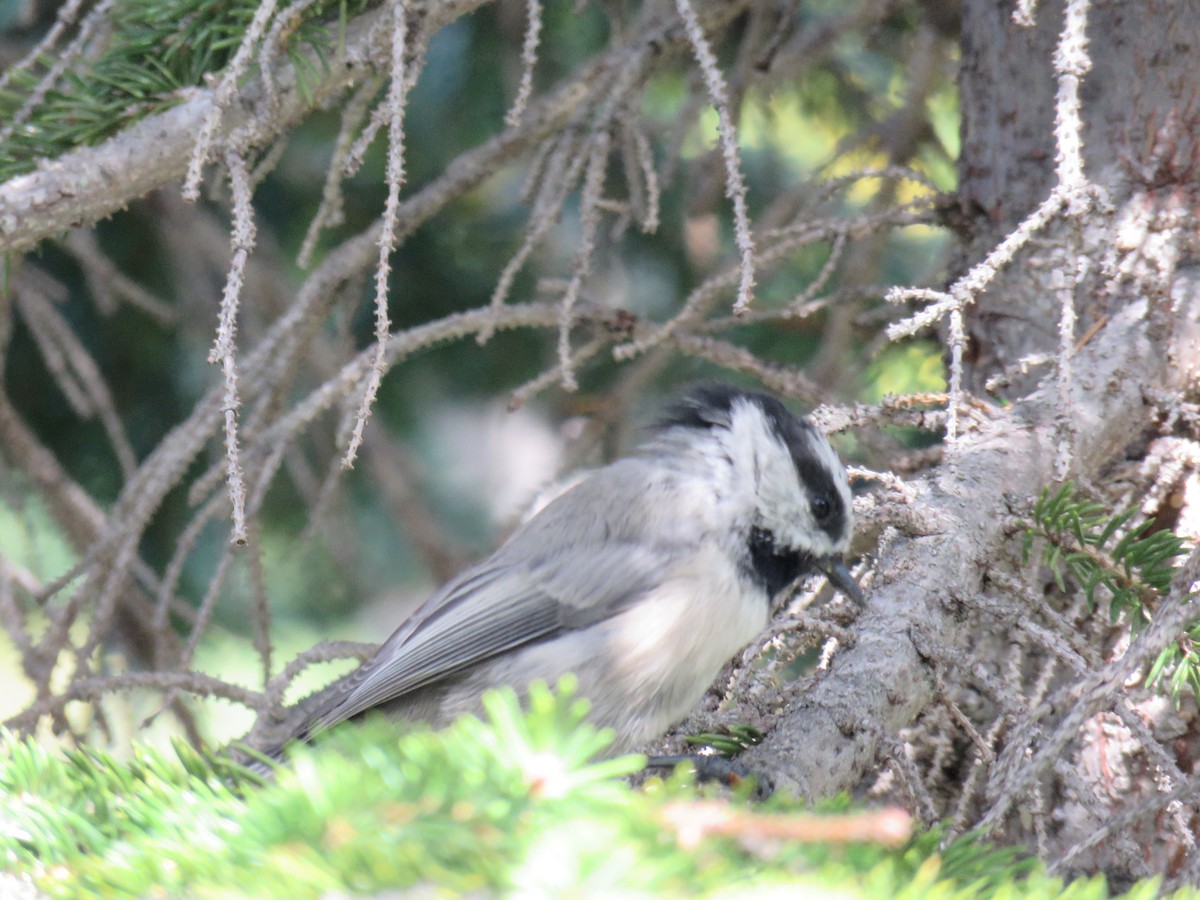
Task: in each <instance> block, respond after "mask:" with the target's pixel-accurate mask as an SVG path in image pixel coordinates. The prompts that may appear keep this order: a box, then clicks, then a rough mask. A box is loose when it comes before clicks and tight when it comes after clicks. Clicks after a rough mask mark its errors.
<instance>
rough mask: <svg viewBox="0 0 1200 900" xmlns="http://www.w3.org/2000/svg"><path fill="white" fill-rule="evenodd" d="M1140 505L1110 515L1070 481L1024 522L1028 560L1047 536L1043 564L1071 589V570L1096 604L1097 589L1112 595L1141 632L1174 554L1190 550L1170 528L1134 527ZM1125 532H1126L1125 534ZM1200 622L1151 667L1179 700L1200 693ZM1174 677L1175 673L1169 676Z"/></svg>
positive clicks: (1152, 677) (1116, 609)
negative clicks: (1030, 521)
mask: <svg viewBox="0 0 1200 900" xmlns="http://www.w3.org/2000/svg"><path fill="white" fill-rule="evenodd" d="M1136 512H1137V511H1136V510H1134V509H1129V510H1126V511H1125V512H1122V513H1119V514H1117V515H1114V516H1110V515H1109V514H1108V513H1107V512H1106V511H1105V509H1104V506H1103V505H1102V504H1100V503H1096V502H1095V501H1091V500H1088V499H1087V498H1086V497H1084V496H1082V495H1081V494H1079V492H1078V491H1076V489H1075V487H1074V485H1073V484H1071V483H1070V482H1068V483H1067V484H1064V485H1063V486H1062V487H1061V488H1059V489H1058V490H1057V491H1055V492H1053V493H1052V492H1051V491H1050V489H1049V488H1047V489H1045V490H1044V491H1042V494H1041V496H1040V497H1039V498H1038V501H1037V504H1036V505H1035V506H1034V510H1033V520H1034V521H1033V524H1031V525H1026V526H1025V539H1024V559H1025V561H1026V562H1028V561H1029V558H1030V555H1031V553H1032V550H1033V546H1034V542H1035V541H1036V540H1037V539H1039V538H1040V539H1041V540H1042V541H1043V542H1044V546H1043V548H1042V554H1041V562H1042V564H1043V565H1045V566H1047V567H1049V569H1050V571H1051V572H1052V573H1053V574H1054V578H1055V581H1056V582H1057V583H1058V587H1059V589H1060V590H1063V591H1065V590H1066V589H1067V587H1066V576H1067V575H1070V576H1071V578H1072V579H1074V581H1075V582H1076V583H1077V584H1078V585H1079V586H1080V587H1081V588H1082V589H1083V591H1084V592H1085V594H1086V596H1087V601H1088V604H1089V606H1090V607H1091V608H1092V609H1095V607H1096V603H1097V600H1096V592H1097V590H1098V589H1100V588H1103V589H1104V590H1105V591H1106V592H1107V594H1108V595H1109V597H1110V598H1111V599H1110V600H1109V602H1108V613H1109V616H1110V617H1111V619H1112V620H1113V621H1114V622H1115V621H1117V619H1118V618H1119V617H1120V616H1121V615H1122V614H1124V615H1125V616H1126V618H1127V620H1128V622H1129V625H1130V628H1131V629H1132V632H1133V634H1134V636H1136V635H1137V634H1138V633H1139V632H1141V631H1142V629H1144V628H1145V627H1146V625H1148V624H1149V623H1150V619H1151V618H1152V616H1153V612H1154V608H1155V607H1156V606H1157V604H1158V603H1159V602H1160V601H1161V600H1162V598H1163V597H1166V596H1167V595H1168V594H1169V593H1170V590H1171V579H1172V577H1173V576H1174V574H1175V568H1176V567H1175V563H1174V560H1175V559H1177V558H1178V557H1180V556H1182V555H1183V553H1184V545H1183V541H1182V540H1180V539H1179V538H1178V537H1177V536H1176V535H1175V534H1173V533H1172V532H1170V531H1168V530H1161V531H1153V532H1152V531H1151V530H1150V529H1151V527H1152V526H1153V523H1152V522H1150V521H1145V522H1141V523H1139V524H1137V525H1135V526H1133V527H1127V526H1128V525H1129V522H1130V520H1131V519H1132V518H1133V516H1134V515H1135V513H1136ZM1118 535H1119V536H1118ZM1198 640H1200V622H1197V623H1195V624H1194V625H1192V627H1191V628H1189V629H1188V631H1187V632H1186V633H1185V634H1184V635H1183V636H1182V637H1181V638H1180V639H1179V640H1178V641H1176V642H1175V643H1174V644H1172V645H1171V646H1169V647H1167V648H1166V649H1164V650H1163V651H1162V653H1161V654H1159V656H1158V658H1157V659H1156V660H1155V662H1154V664H1153V665H1152V666H1151V667H1150V674H1149V679H1148V680H1149V683H1150V684H1161V683H1162V682H1163V680H1164V678H1165V680H1166V687H1167V690H1168V691H1169V693H1170V695H1171V696H1172V697H1173V698H1174V699H1175V701H1176V703H1178V702H1179V699H1180V696H1181V694H1182V692H1183V691H1184V690H1188V691H1191V692H1192V693H1193V694H1195V695H1196V696H1197V697H1200V658H1198V657H1197V643H1196V642H1197V641H1198ZM1166 676H1169V677H1166Z"/></svg>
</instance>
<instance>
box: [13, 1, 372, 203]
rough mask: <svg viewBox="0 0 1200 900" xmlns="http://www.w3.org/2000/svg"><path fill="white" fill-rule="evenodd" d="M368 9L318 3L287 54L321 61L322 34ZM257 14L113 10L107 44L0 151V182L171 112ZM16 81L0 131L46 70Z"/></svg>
mask: <svg viewBox="0 0 1200 900" xmlns="http://www.w3.org/2000/svg"><path fill="white" fill-rule="evenodd" d="M366 5H367V0H319V2H316V3H314V4H313V5H312V7H311V8H310V9H309V10H308V11H307V12H306V13H305V14H304V16H303V18H302V19H301V21H300V23H299V26H298V27H297V29H296V30H295V32H294V33H293V34H292V40H291V42H290V44H289V45H288V53H289V55H290V56H291V59H292V61H293V62H295V63H297V64H301V63H302V58H301V57H300V56H299V55H297V54H296V53H295V50H296V49H297V48H299V47H301V46H308V47H312V48H315V49H316V50H317V51H318V52H321V51H322V49H323V48H325V47H327V46H329V44H330V41H331V32H330V29H329V28H328V27H327V26H326V25H325V24H323V23H324V22H325V20H327V19H329V18H331V17H332V16H334V15H337V16H339V17H340V18H341V19H343V20H344V19H345V18H346V17H347V16H350V15H353V14H355V13H357V12H359V11H361V10H362V9H363V8H364V7H366ZM257 7H258V4H257V3H254V2H246V0H240V2H230V0H118V2H117V3H116V5H115V6H114V8H113V12H112V17H111V22H112V25H113V29H112V38H111V41H110V44H109V46H108V47H107V48H106V50H105V51H104V53H102V54H101V55H99V56H98V57H97V58H96V59H94V60H91V61H89V62H87V63H86V64H84V65H82V66H80V67H78V68H77V69H75V70H72V71H68V72H67V73H65V74H64V75H63V76H62V78H60V79H59V81H58V82H57V83H56V84H55V86H54V88H53V89H52V90H51V91H49V92H48V93H47V94H46V96H45V97H44V98H43V99H42V100H41V102H40V103H39V104H38V105H37V108H36V110H34V112H33V115H32V116H31V117H30V118H29V119H28V121H26V122H25V123H24V124H23V125H21V126H19V127H18V128H16V129H15V130H14V132H13V134H12V135H11V137H9V139H8V140H7V141H6V142H4V143H3V144H0V180H2V179H6V178H9V177H11V176H13V175H16V174H19V173H21V172H25V171H28V170H29V169H32V168H33V166H34V163H35V162H36V160H37V159H38V158H39V157H54V156H57V155H59V154H60V153H63V152H65V151H67V150H70V149H72V148H74V147H77V146H80V145H85V144H92V143H96V142H98V141H100V140H103V139H104V138H106V137H108V136H109V135H111V134H113V133H114V132H116V131H117V130H118V129H120V128H122V127H124V126H126V125H128V124H130V123H131V122H134V121H136V120H138V119H140V118H143V117H144V116H147V115H149V114H151V113H155V112H159V111H161V110H163V109H166V108H168V107H170V106H173V105H174V104H175V103H177V102H178V101H179V99H180V95H179V91H180V90H182V89H183V88H188V87H194V86H197V85H200V84H202V83H203V81H204V76H205V75H206V74H208V73H210V72H217V71H220V70H221V69H222V68H223V67H224V66H225V65H226V64H227V63H228V62H229V60H230V59H231V58H232V56H233V54H234V53H235V52H236V51H237V48H238V44H239V43H240V42H241V40H242V36H243V35H244V34H245V31H246V27H247V26H248V25H249V24H250V21H251V19H252V18H253V16H254V12H255V10H256V9H257ZM39 62H40V63H41V65H40V66H35V67H33V68H32V69H31V70H28V71H15V72H13V75H12V78H11V80H10V82H9V84H8V85H7V86H6V88H5V89H4V90H2V91H0V122H7V121H12V119H13V118H14V117H15V116H16V115H17V113H18V112H20V111H21V110H22V108H23V107H24V105H25V103H26V102H27V100H28V99H29V97H30V95H31V93H32V92H33V91H34V90H35V89H36V88H37V86H38V83H39V81H40V80H41V79H42V78H43V77H44V76H45V73H46V72H47V71H48V70H49V69H50V67H51V66H52V65H53V64H54V62H55V60H54V59H53V58H50V57H47V58H44V59H42V60H40V61H39Z"/></svg>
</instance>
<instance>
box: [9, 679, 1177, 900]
mask: <svg viewBox="0 0 1200 900" xmlns="http://www.w3.org/2000/svg"><path fill="white" fill-rule="evenodd" d="M486 708H487V721H481V720H478V719H475V718H471V717H465V718H463V719H461V720H459V721H458V722H457V723H455V724H454V725H452V726H451V727H449V728H447V729H445V730H444V731H442V732H430V731H427V730H410V731H407V732H401V731H398V730H397V727H396V726H395V725H394V724H392V723H388V722H385V721H382V720H380V721H376V722H368V723H365V724H364V725H362V726H361V727H347V728H342V729H339V730H337V731H335V732H333V733H332V734H330V735H329V737H328V739H327V740H324V741H322V742H321V745H319V746H317V747H299V748H297V749H296V750H295V752H294V753H293V754H292V756H291V757H290V758H289V760H288V763H287V765H286V766H284V767H280V768H279V769H278V771H277V772H276V773H275V775H274V778H273V779H271V780H270V781H268V782H266V783H264V782H263V781H262V780H261V779H258V778H257V777H255V776H253V775H251V774H250V773H249V772H247V771H246V770H244V769H241V768H240V767H238V766H235V765H234V764H232V763H230V762H229V761H228V760H227V759H225V758H223V757H221V756H216V755H211V754H203V753H197V752H195V751H193V750H190V749H188V748H187V747H185V746H183V745H181V744H177V745H175V746H174V748H173V749H171V750H165V751H164V750H152V749H139V750H137V751H136V752H135V753H134V754H133V757H132V759H130V760H128V761H123V760H120V759H117V758H115V757H113V756H111V755H107V754H102V753H98V752H95V751H91V750H86V751H84V750H79V751H72V752H66V753H64V752H59V751H54V750H50V749H46V748H45V747H43V746H41V745H39V744H38V743H36V742H35V741H34V740H32V739H24V740H21V739H17V738H14V737H12V736H10V735H5V736H3V737H2V738H0V809H2V810H3V811H4V812H3V815H0V868H2V869H5V870H7V871H9V872H11V873H14V874H17V875H22V876H28V877H31V878H32V879H33V882H34V884H35V885H36V887H37V888H38V889H40V890H42V891H44V892H45V893H47V894H49V895H51V896H58V897H68V896H69V897H78V896H104V897H127V896H136V897H145V896H222V897H226V896H253V897H276V896H278V897H284V896H286V897H289V898H292V897H300V898H304V897H318V896H328V895H331V894H333V895H345V894H350V893H363V894H378V893H380V892H384V891H395V890H405V889H413V888H419V889H420V890H422V891H423V892H425V893H431V892H432V893H450V894H455V895H456V894H461V893H473V894H483V895H489V896H490V895H493V894H497V893H515V894H519V895H522V896H526V895H528V896H562V895H564V894H576V895H578V894H582V895H585V896H590V895H598V894H612V893H619V894H628V893H630V892H636V893H641V894H651V895H655V896H657V895H662V894H666V895H669V896H684V895H687V896H693V895H695V896H705V895H710V894H712V893H713V892H721V891H724V892H728V891H730V890H734V889H736V890H738V891H740V892H747V891H749V890H752V889H754V888H756V887H767V888H770V887H772V886H779V885H782V884H788V885H790V886H791V888H790V889H796V890H804V889H805V888H809V889H812V890H817V891H823V890H828V889H830V888H837V889H838V891H839V893H841V894H844V895H846V896H865V897H887V898H896V897H898V898H914V900H915V898H918V897H922V898H923V897H930V896H936V897H941V898H947V900H953V898H967V897H972V898H974V897H984V896H1004V897H1059V896H1064V894H1063V893H1062V892H1063V890H1064V886H1063V885H1062V883H1061V882H1059V881H1057V880H1055V879H1051V878H1049V877H1048V876H1047V875H1046V874H1045V872H1044V870H1043V869H1042V868H1041V867H1040V865H1039V864H1038V863H1036V862H1035V861H1031V860H1030V858H1029V857H1028V856H1027V855H1025V854H1020V853H1017V852H1014V851H1013V850H1011V849H1008V850H998V849H996V848H994V847H992V846H991V845H989V844H987V843H986V842H984V841H982V840H978V839H975V838H963V839H959V840H957V841H955V842H953V843H951V844H950V845H949V847H947V848H944V849H943V848H940V847H939V842H940V838H941V836H940V835H939V834H937V833H936V832H929V833H926V834H924V835H921V836H920V837H918V838H917V839H915V840H914V841H913V842H911V843H910V844H909V845H908V846H906V847H904V848H901V849H899V850H888V849H885V848H884V847H882V846H878V845H875V844H871V843H865V844H854V845H848V846H847V845H836V846H827V845H822V844H811V843H803V842H798V841H778V840H776V841H773V842H772V843H771V846H770V847H769V848H764V847H762V846H760V844H761V839H759V841H757V842H756V841H749V840H748V841H742V840H739V839H738V838H737V837H736V836H726V837H710V838H707V839H705V840H703V841H702V842H701V843H699V844H695V843H694V842H688V841H683V840H681V839H680V836H679V835H678V834H676V833H675V832H674V831H672V830H671V828H670V827H668V826H667V825H666V824H665V822H666V821H667V819H666V817H665V816H664V815H663V814H662V812H663V810H664V809H666V808H668V807H672V808H674V809H676V810H678V808H679V807H680V806H681V805H682V806H683V807H684V808H687V804H688V803H691V802H694V801H695V792H696V790H697V788H696V787H695V786H694V785H692V784H691V783H690V781H689V780H688V778H687V776H685V775H683V774H677V775H675V776H673V777H672V778H671V780H669V781H667V782H661V781H651V782H649V783H648V785H647V787H646V788H645V789H644V790H634V789H632V788H631V787H630V786H629V784H628V782H627V781H626V780H625V779H624V778H623V776H624V775H625V774H627V773H629V772H631V771H633V770H636V769H638V768H640V767H641V766H642V765H643V763H644V760H643V758H641V757H622V758H619V759H609V760H604V759H601V760H599V761H596V760H595V755H596V754H597V753H598V752H600V751H601V750H602V749H603V747H604V746H605V745H606V744H607V742H608V740H609V735H607V734H606V733H603V732H598V731H597V730H596V729H594V728H592V727H591V726H589V725H588V724H587V723H586V721H584V717H585V715H586V711H587V704H586V703H584V702H583V701H580V700H578V699H575V698H574V697H572V695H571V687H570V685H560V687H559V689H558V690H556V691H551V690H549V689H547V688H544V687H540V688H534V689H533V690H532V692H531V694H530V696H529V700H528V703H527V704H526V709H525V710H524V711H523V710H522V708H521V705H520V704H519V703H518V701H517V698H516V696H515V694H513V693H512V692H511V691H509V692H503V693H498V694H495V695H492V696H489V698H488V699H487V701H486ZM699 805H701V806H703V805H704V804H699ZM708 805H709V806H710V807H711V804H708ZM846 805H847V801H846V800H845V799H841V800H838V801H835V802H834V803H832V804H829V806H830V808H831V811H833V809H837V810H839V811H840V810H843V809H845V807H846ZM797 811H798V807H797V803H796V801H794V800H789V799H787V798H784V797H776V798H772V799H771V800H770V801H769V802H768V803H766V804H763V805H757V806H754V807H749V808H744V809H742V810H740V811H738V812H737V813H736V818H737V819H738V820H739V821H744V822H747V823H749V824H750V825H754V824H755V823H756V822H757V821H758V820H760V819H769V818H771V817H777V818H778V817H782V818H784V819H786V817H787V816H788V815H790V814H793V813H796V812H797ZM1154 890H1155V887H1154V884H1153V883H1147V884H1146V885H1142V886H1138V887H1136V888H1135V891H1134V896H1145V897H1150V896H1154ZM1069 895H1070V896H1074V897H1078V898H1083V900H1088V898H1096V900H1099V898H1104V897H1107V896H1108V893H1107V891H1106V889H1105V886H1104V883H1103V880H1102V879H1093V880H1090V881H1080V882H1076V883H1074V884H1073V885H1071V886H1070V888H1069Z"/></svg>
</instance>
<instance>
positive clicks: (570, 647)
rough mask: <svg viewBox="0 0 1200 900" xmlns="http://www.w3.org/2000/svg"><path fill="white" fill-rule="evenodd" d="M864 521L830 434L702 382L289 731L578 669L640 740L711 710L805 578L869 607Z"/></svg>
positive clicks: (599, 709) (398, 711) (629, 742)
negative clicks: (774, 611)
mask: <svg viewBox="0 0 1200 900" xmlns="http://www.w3.org/2000/svg"><path fill="white" fill-rule="evenodd" d="M852 531H853V515H852V501H851V493H850V486H849V481H848V478H847V473H846V468H845V466H844V464H843V463H842V461H841V460H840V459H839V458H838V456H837V454H836V452H835V451H834V449H833V447H832V446H831V445H830V443H829V441H828V439H827V438H826V437H825V435H824V434H823V433H821V432H820V431H819V430H818V429H817V428H816V427H814V426H813V425H812V424H811V423H810V422H809V421H807V420H806V419H805V418H803V417H799V416H795V415H793V414H792V413H791V412H789V411H788V409H787V407H786V406H785V405H784V404H783V403H782V402H781V401H780V400H779V399H778V398H777V397H775V396H773V395H771V394H768V393H764V392H759V391H753V390H747V389H742V388H740V387H735V386H733V385H729V384H706V385H701V386H699V387H696V388H693V389H692V390H691V391H690V392H688V393H687V394H686V395H684V396H683V397H682V398H681V399H679V400H677V401H676V402H674V403H672V404H671V405H670V406H668V407H667V408H666V410H665V412H664V413H663V414H662V415H661V417H660V418H659V420H658V422H657V424H656V426H655V427H654V428H653V430H652V432H651V435H650V437H649V439H648V440H646V441H645V442H644V443H643V444H642V445H641V446H639V447H638V448H637V449H636V450H635V451H634V452H632V453H630V454H629V455H627V456H625V457H623V458H620V459H618V460H616V461H614V462H612V463H610V464H609V465H607V466H604V467H603V468H600V469H597V470H595V471H593V472H592V473H591V474H589V475H587V476H586V477H584V478H582V479H581V480H579V481H578V482H577V483H576V484H574V486H573V487H571V488H570V489H568V490H566V491H565V492H564V493H562V494H560V495H559V496H558V497H556V498H555V499H554V500H552V501H551V502H550V503H548V504H547V505H546V506H544V507H543V508H542V509H541V510H540V511H539V512H538V513H536V514H535V515H534V516H533V517H532V518H530V519H529V520H528V521H526V522H525V523H524V524H523V525H521V526H520V527H518V528H517V529H516V530H515V531H514V532H513V533H512V535H511V536H510V537H509V538H508V539H507V540H506V541H505V542H504V543H503V544H502V545H501V546H500V547H499V549H497V550H496V551H495V552H494V553H493V554H492V555H491V556H489V557H487V558H486V559H484V560H483V561H482V562H480V563H478V564H476V565H474V566H471V567H469V568H467V569H466V570H464V571H463V572H461V573H460V574H459V575H458V576H457V577H455V578H453V579H452V580H450V581H449V582H448V583H447V584H445V585H444V586H443V587H442V588H441V589H440V590H438V591H437V592H436V593H434V594H433V595H432V596H431V597H430V598H429V599H428V600H427V601H426V602H425V603H424V604H423V605H422V606H420V607H419V608H418V609H417V610H416V611H415V612H414V613H412V615H410V616H409V618H408V619H407V620H406V621H404V622H403V623H402V624H401V625H400V626H399V627H398V628H397V629H396V631H395V632H394V633H393V634H392V635H391V637H389V638H388V639H387V640H386V641H385V642H384V643H383V644H382V645H381V646H380V647H379V649H378V651H377V652H376V653H375V654H374V655H373V656H372V657H370V658H369V659H368V660H367V661H366V662H364V663H363V664H362V666H361V667H360V668H358V669H357V670H355V671H353V672H351V673H350V674H348V675H347V676H345V678H344V679H343V680H342V681H341V682H340V683H337V684H335V686H334V687H333V688H332V689H331V690H329V691H327V692H326V693H325V697H324V699H323V701H322V702H321V703H320V705H318V706H317V708H316V709H315V710H314V711H312V712H311V713H310V714H309V715H308V717H307V719H306V720H305V721H303V722H302V723H300V725H299V726H298V727H297V728H295V730H294V732H293V735H292V737H293V739H296V740H301V741H307V740H309V739H311V738H312V737H313V736H314V735H316V734H318V733H320V732H322V731H324V730H326V729H328V728H331V727H333V726H335V725H337V724H339V723H341V722H344V721H346V720H349V719H356V718H359V717H361V716H363V715H365V714H367V713H369V712H372V711H378V712H381V713H383V714H385V715H387V716H389V717H392V718H400V719H405V720H411V721H416V722H423V723H426V724H429V725H431V726H433V727H435V728H437V727H441V726H444V725H446V724H449V723H450V722H451V721H452V720H454V719H455V718H457V717H458V716H460V715H463V714H466V713H479V712H480V711H481V709H482V705H481V697H482V695H483V694H484V693H485V692H487V691H488V690H489V689H491V688H496V687H499V686H504V685H507V686H511V687H513V688H515V689H516V690H517V691H518V692H520V691H521V690H523V689H525V688H527V687H528V686H529V685H530V684H531V683H533V682H534V681H542V682H545V683H549V684H553V683H555V682H556V681H557V680H558V679H559V678H560V677H561V676H563V675H565V674H567V673H573V674H574V676H575V677H576V679H577V684H578V689H577V693H578V694H579V695H581V696H583V697H585V698H587V699H588V700H589V701H590V710H589V713H588V718H589V719H590V720H591V721H592V723H593V724H595V725H597V726H600V727H606V728H610V729H612V731H613V734H614V740H613V742H612V745H611V746H610V747H609V750H608V753H609V754H610V755H616V754H619V753H623V752H628V751H631V750H634V749H637V748H639V747H641V746H644V745H645V744H646V743H648V742H650V741H652V740H654V739H656V738H658V737H661V736H662V735H663V734H664V733H665V732H666V731H667V730H668V729H669V728H670V727H671V726H672V725H674V724H676V723H677V722H679V721H680V720H681V719H683V718H684V717H685V716H686V715H687V714H688V713H689V712H690V711H691V710H692V709H693V708H694V707H695V706H696V704H697V703H698V702H699V701H700V699H701V698H702V697H703V695H704V693H705V692H706V691H707V690H708V688H709V687H710V686H711V684H712V683H713V681H714V680H715V678H716V677H717V675H718V673H719V672H720V670H721V669H722V667H723V666H724V665H725V663H726V662H728V661H729V660H730V659H731V658H732V657H733V656H735V655H736V654H737V653H739V652H740V651H742V650H743V649H744V648H745V647H746V646H747V645H748V644H749V643H750V642H751V641H753V640H754V639H755V638H756V637H757V636H759V635H760V634H761V633H762V632H763V631H764V630H765V628H766V627H767V625H768V623H769V619H770V613H771V604H772V599H773V598H774V597H775V596H776V595H777V594H778V593H779V592H780V591H781V590H782V589H783V588H785V587H786V586H788V585H789V584H791V583H792V582H793V581H794V580H795V579H797V578H798V577H799V576H801V575H805V574H815V573H818V572H822V573H824V574H825V575H826V576H827V577H828V579H829V580H830V582H831V583H832V584H833V585H834V586H835V587H837V588H838V589H839V590H840V591H842V592H843V593H844V594H846V595H847V596H849V597H851V598H853V599H855V600H856V601H860V602H861V601H862V599H863V598H862V592H861V590H860V588H859V586H858V584H857V583H856V582H855V581H854V579H853V577H852V576H851V574H850V572H849V571H848V569H847V567H846V563H845V559H844V557H845V554H846V553H847V551H848V549H849V545H850V539H851V535H852ZM287 743H290V741H289V742H287ZM281 752H282V745H281V746H280V747H279V748H276V749H274V750H273V751H272V755H279V754H280V753H281Z"/></svg>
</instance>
